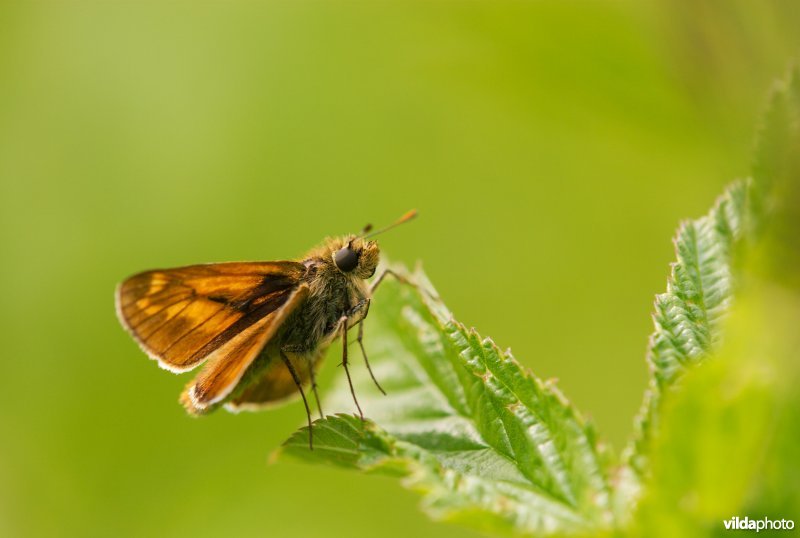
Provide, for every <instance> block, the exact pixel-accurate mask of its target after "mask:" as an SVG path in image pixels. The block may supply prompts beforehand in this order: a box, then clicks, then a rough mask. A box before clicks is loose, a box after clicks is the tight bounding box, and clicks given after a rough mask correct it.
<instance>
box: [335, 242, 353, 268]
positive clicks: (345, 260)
mask: <svg viewBox="0 0 800 538" xmlns="http://www.w3.org/2000/svg"><path fill="white" fill-rule="evenodd" d="M333 262H334V263H335V264H336V267H338V268H339V270H340V271H341V272H343V273H349V272H350V271H352V270H353V269H355V268H356V267H358V253H356V251H355V250H353V249H351V248H350V247H344V248H340V249H339V250H337V251H336V254H334V255H333Z"/></svg>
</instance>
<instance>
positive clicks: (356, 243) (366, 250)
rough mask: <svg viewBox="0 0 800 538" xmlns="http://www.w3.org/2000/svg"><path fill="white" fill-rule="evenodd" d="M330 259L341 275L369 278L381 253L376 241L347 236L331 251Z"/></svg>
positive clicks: (373, 272)
mask: <svg viewBox="0 0 800 538" xmlns="http://www.w3.org/2000/svg"><path fill="white" fill-rule="evenodd" d="M332 257H333V263H334V265H335V266H336V268H337V269H338V270H339V271H341V272H342V273H345V274H348V275H353V276H356V277H358V278H369V277H371V276H372V275H374V274H375V269H376V268H377V267H378V262H379V261H380V257H381V251H380V249H379V248H378V242H377V241H368V240H367V239H364V238H363V237H360V236H349V237H345V238H344V239H343V240H342V241H341V244H340V246H338V248H334V249H333V253H332Z"/></svg>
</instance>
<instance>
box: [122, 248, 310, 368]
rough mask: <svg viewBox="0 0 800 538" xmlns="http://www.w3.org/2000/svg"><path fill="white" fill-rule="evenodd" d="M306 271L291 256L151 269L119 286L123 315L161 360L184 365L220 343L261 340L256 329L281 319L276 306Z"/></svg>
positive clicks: (144, 345)
mask: <svg viewBox="0 0 800 538" xmlns="http://www.w3.org/2000/svg"><path fill="white" fill-rule="evenodd" d="M304 273H305V267H304V266H303V264H301V263H297V262H290V261H286V262H257V263H219V264H208V265H192V266H188V267H181V268H178V269H165V270H155V271H147V272H144V273H140V274H138V275H135V276H132V277H131V278H129V279H128V280H126V281H125V282H123V283H122V284H120V286H119V287H118V288H117V296H116V302H117V315H118V316H119V319H120V322H121V323H122V325H123V326H124V327H125V328H126V329H127V330H128V332H130V333H131V335H132V336H133V338H134V339H135V340H136V341H137V342H138V343H139V345H140V346H141V347H142V349H143V350H144V351H145V352H146V353H147V354H148V355H149V356H150V358H152V359H155V360H157V361H158V364H159V366H161V367H162V368H165V369H167V370H170V371H172V372H176V373H177V372H185V371H187V370H191V369H192V368H194V367H196V366H197V365H198V364H200V363H201V362H202V361H203V360H205V359H206V358H208V357H210V356H211V355H212V354H216V352H217V351H218V350H221V349H222V348H225V349H226V350H227V353H233V351H234V350H237V349H239V348H238V347H236V346H244V347H247V346H250V345H253V344H257V343H258V341H259V340H260V339H259V338H256V336H255V335H256V333H259V334H260V332H263V331H264V330H266V328H267V327H268V326H270V323H274V322H276V321H280V322H282V321H283V319H284V316H275V314H276V313H277V312H278V311H279V310H281V308H282V307H284V305H286V304H287V302H288V301H289V299H290V298H291V297H292V296H293V295H294V294H295V292H296V291H297V289H298V285H299V283H300V278H301V277H302V276H303V274H304ZM279 318H280V319H279ZM274 328H275V329H277V325H276V326H275V327H274ZM273 332H274V331H273ZM231 346H233V347H231ZM223 355H224V354H223ZM216 356H219V355H216Z"/></svg>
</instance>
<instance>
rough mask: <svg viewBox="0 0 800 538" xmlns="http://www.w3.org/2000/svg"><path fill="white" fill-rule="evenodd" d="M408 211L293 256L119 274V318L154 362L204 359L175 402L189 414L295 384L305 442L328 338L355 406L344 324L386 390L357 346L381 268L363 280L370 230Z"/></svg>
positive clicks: (184, 364)
mask: <svg viewBox="0 0 800 538" xmlns="http://www.w3.org/2000/svg"><path fill="white" fill-rule="evenodd" d="M416 214H417V213H416V211H409V212H408V213H406V214H405V215H403V216H402V217H401V218H400V219H398V220H397V221H395V222H394V223H393V224H391V225H390V226H387V227H386V228H384V229H382V230H379V231H377V232H373V233H371V234H367V232H369V231H370V229H371V226H367V227H365V229H364V230H363V231H362V233H361V234H359V235H354V234H351V235H347V236H344V237H336V238H330V239H327V240H325V241H324V243H323V244H322V245H321V246H319V247H316V248H314V249H312V250H311V251H309V252H308V253H307V254H306V255H305V256H303V258H301V259H300V260H296V261H269V262H230V263H211V264H202V265H190V266H187V267H179V268H175V269H155V270H151V271H145V272H142V273H138V274H136V275H133V276H132V277H130V278H128V279H127V280H125V281H124V282H122V283H121V284H120V285H119V286H118V287H117V291H116V310H117V316H118V317H119V320H120V322H121V323H122V325H123V327H124V328H125V329H126V330H127V331H128V332H129V333H130V334H131V336H133V339H134V340H135V341H136V342H137V343H138V344H139V346H140V347H141V348H142V349H143V350H144V351H145V353H147V355H148V356H150V358H151V359H154V360H156V361H158V364H159V366H161V367H162V368H164V369H166V370H169V371H171V372H174V373H181V372H186V371H189V370H193V369H195V368H197V367H199V366H200V365H203V367H202V369H201V370H200V372H199V373H198V374H197V376H196V377H195V378H194V379H193V380H192V381H191V382H190V383H189V384H188V385H187V386H186V388H185V390H184V391H183V393H182V394H181V397H180V402H181V403H182V404H183V406H184V407H185V408H186V411H187V412H189V413H190V414H192V415H203V414H206V413H208V412H210V411H213V410H214V409H216V408H218V407H220V406H224V407H225V408H227V409H228V410H230V411H234V412H235V411H240V410H258V409H262V408H265V407H269V406H270V405H273V404H276V403H278V402H281V401H282V400H285V399H287V398H289V397H291V396H293V395H295V394H297V393H299V394H300V396H301V398H302V400H303V404H304V405H305V409H306V415H307V418H308V426H309V447H310V448H313V434H312V423H311V410H310V408H309V405H308V399H307V398H306V391H305V389H304V387H306V386H308V385H309V384H310V385H311V389H312V391H313V393H314V397H315V400H316V403H317V408H318V410H319V413H320V416H321V417H322V416H323V413H322V409H321V406H320V404H319V395H318V393H317V384H316V379H315V374H316V370H317V369H318V368H319V365H320V363H321V359H322V357H323V356H324V354H325V351H326V349H327V348H328V346H329V345H330V344H331V342H333V341H334V340H335V339H336V338H338V337H341V338H342V366H343V367H344V370H345V373H346V375H347V380H348V384H349V387H350V392H351V394H352V396H353V400H354V402H355V405H356V408H357V409H358V412H359V415H360V416H361V417H362V419H363V417H364V414H363V412H362V411H361V406H360V405H359V403H358V399H357V398H356V395H355V390H354V389H353V383H352V380H351V378H350V370H349V364H350V363H349V358H348V351H347V340H348V331H349V330H350V329H352V328H353V327H355V326H358V335H357V338H356V339H357V341H358V344H359V347H360V348H361V352H362V355H363V356H364V361H365V363H366V366H367V369H368V371H369V373H370V376H371V377H372V380H373V381H374V382H375V385H376V386H377V387H378V389H380V391H381V392H383V393H384V394H385V391H384V390H383V388H381V386H380V384H379V383H378V381H377V379H376V378H375V376H374V374H373V372H372V368H371V367H370V365H369V360H368V359H367V354H366V351H365V349H364V344H363V337H364V325H363V321H364V319H365V318H366V317H367V314H368V313H369V306H370V301H371V298H372V295H373V293H374V292H375V289H376V288H377V287H378V286H379V285H380V283H381V282H382V281H383V279H384V278H385V277H386V276H389V275H391V276H394V277H396V278H398V279H400V280H405V279H404V277H402V276H401V275H399V274H397V273H395V272H393V271H391V270H390V269H386V270H385V271H383V272H382V273H381V274H380V275H379V276H378V277H376V278H375V279H374V281H373V282H372V283H371V284H369V283H367V279H369V278H371V277H372V276H373V275H374V274H375V272H376V269H377V267H378V262H379V261H380V249H379V248H378V243H377V242H376V241H374V240H370V239H369V238H370V237H373V236H374V235H377V234H378V233H382V232H384V231H386V230H389V229H391V228H393V227H395V226H397V225H399V224H401V223H404V222H407V221H409V220H411V219H412V218H414V217H415V216H416Z"/></svg>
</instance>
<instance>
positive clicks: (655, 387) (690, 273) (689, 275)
mask: <svg viewBox="0 0 800 538" xmlns="http://www.w3.org/2000/svg"><path fill="white" fill-rule="evenodd" d="M751 185H752V182H750V181H737V182H735V183H733V184H732V185H731V186H730V187H728V189H727V190H726V191H725V193H724V194H723V195H722V196H720V198H719V199H718V200H717V202H716V204H715V205H714V207H713V208H712V209H711V211H710V212H709V213H708V214H707V215H706V216H704V217H701V218H699V219H696V220H693V221H687V222H685V223H683V224H682V225H681V226H680V228H679V229H678V233H677V236H676V237H675V240H674V243H675V252H676V255H677V260H676V261H675V262H674V263H673V264H672V271H671V274H670V277H669V279H668V281H667V291H666V293H663V294H660V295H657V296H656V300H655V313H654V315H653V322H654V324H655V331H654V332H653V334H652V335H651V337H650V345H649V348H648V352H647V361H648V364H649V366H650V381H649V386H648V390H647V392H646V393H645V400H644V403H643V405H642V410H641V411H640V414H639V417H638V418H637V421H636V433H635V437H634V441H633V443H632V445H631V446H630V447H629V448H628V450H627V454H626V457H625V459H626V460H627V461H628V462H629V464H630V465H631V467H632V469H633V471H634V472H635V473H637V474H638V475H639V477H641V476H642V475H643V474H645V472H646V469H647V454H648V451H649V444H650V442H651V437H652V435H653V432H655V431H657V429H658V410H659V407H660V405H661V399H662V395H663V393H664V391H666V390H668V389H669V388H670V387H671V386H672V385H673V384H674V383H675V382H676V381H677V380H678V379H680V377H681V376H682V375H683V374H684V373H685V372H686V371H687V370H688V369H689V368H691V367H693V366H694V365H696V364H698V363H700V362H701V361H703V360H704V359H706V358H707V357H708V356H709V355H710V353H712V351H713V350H714V348H715V346H716V345H717V344H718V342H719V341H720V339H721V336H722V331H721V327H722V321H723V320H724V318H725V315H726V314H727V313H728V311H729V310H730V307H731V305H732V299H733V294H734V283H735V279H734V268H733V258H734V254H735V252H736V247H737V246H738V243H739V242H740V241H741V238H742V236H743V229H744V227H745V221H746V219H747V215H748V212H749V209H748V207H747V201H748V194H749V192H750V190H751V189H752V187H751Z"/></svg>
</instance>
